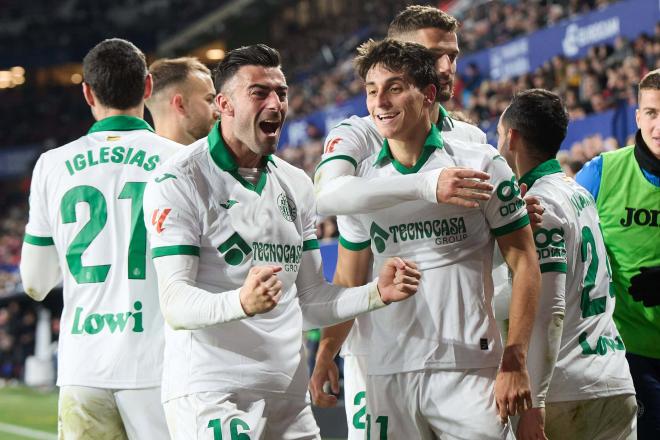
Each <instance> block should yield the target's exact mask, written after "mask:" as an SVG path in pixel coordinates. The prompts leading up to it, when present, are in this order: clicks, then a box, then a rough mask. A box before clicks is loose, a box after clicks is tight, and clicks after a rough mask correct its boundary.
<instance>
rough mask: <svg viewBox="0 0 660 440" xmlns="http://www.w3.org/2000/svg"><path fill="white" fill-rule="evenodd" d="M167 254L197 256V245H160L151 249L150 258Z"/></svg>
mask: <svg viewBox="0 0 660 440" xmlns="http://www.w3.org/2000/svg"><path fill="white" fill-rule="evenodd" d="M168 255H194V256H196V257H199V247H198V246H190V245H178V246H161V247H155V248H153V249H151V258H158V257H166V256H168Z"/></svg>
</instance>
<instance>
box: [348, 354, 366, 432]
mask: <svg viewBox="0 0 660 440" xmlns="http://www.w3.org/2000/svg"><path fill="white" fill-rule="evenodd" d="M367 359H368V356H365V355H354V354H347V355H345V356H344V405H345V408H346V424H347V425H348V437H347V438H346V440H364V438H365V437H364V435H365V433H364V429H365V427H366V422H367V392H366V391H367V384H366V381H367Z"/></svg>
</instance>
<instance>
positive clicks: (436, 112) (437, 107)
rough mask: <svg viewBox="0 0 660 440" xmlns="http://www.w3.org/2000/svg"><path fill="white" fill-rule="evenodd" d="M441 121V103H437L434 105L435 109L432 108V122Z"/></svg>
mask: <svg viewBox="0 0 660 440" xmlns="http://www.w3.org/2000/svg"><path fill="white" fill-rule="evenodd" d="M438 119H440V103H439V102H436V103H434V104H433V107H431V121H436V123H437V121H438Z"/></svg>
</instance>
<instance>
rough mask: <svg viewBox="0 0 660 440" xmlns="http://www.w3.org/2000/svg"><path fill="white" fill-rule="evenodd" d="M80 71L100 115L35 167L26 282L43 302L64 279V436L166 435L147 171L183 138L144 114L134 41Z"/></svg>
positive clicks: (102, 46) (143, 82)
mask: <svg viewBox="0 0 660 440" xmlns="http://www.w3.org/2000/svg"><path fill="white" fill-rule="evenodd" d="M83 72H84V82H83V95H84V97H85V100H86V101H87V104H88V105H89V106H90V109H91V111H92V114H93V115H94V118H95V119H96V121H97V122H96V123H95V124H94V125H92V127H91V128H90V129H89V131H88V133H87V134H86V135H85V136H83V137H81V138H80V139H78V140H75V141H73V142H71V143H69V144H67V145H64V146H62V147H60V148H56V149H53V150H50V151H47V152H46V153H44V154H42V155H41V157H40V158H39V160H38V161H37V164H36V165H35V168H34V173H33V176H32V186H31V189H30V219H29V222H28V224H27V226H26V227H25V232H26V233H25V240H24V243H23V251H22V252H23V253H22V259H21V268H20V269H21V277H22V279H23V286H24V288H25V291H26V293H27V294H28V295H29V296H31V297H32V298H34V299H36V300H37V301H41V300H43V299H44V297H45V296H46V295H47V294H48V292H49V291H50V290H51V289H52V288H53V287H55V286H56V285H57V284H58V282H59V280H63V293H64V309H63V311H62V318H61V331H60V339H59V346H58V378H57V385H58V386H59V387H60V397H59V405H58V430H59V435H60V438H66V439H69V438H71V439H77V438H94V439H122V438H129V439H146V438H159V439H161V438H167V437H168V434H167V426H166V423H165V417H164V414H163V408H162V405H161V403H160V382H161V373H162V356H163V318H162V316H161V313H160V310H159V307H158V290H157V284H156V277H155V274H154V271H153V270H154V269H153V265H152V263H151V262H150V261H148V260H147V256H146V251H147V233H146V229H145V226H144V221H143V215H142V198H143V192H144V188H145V186H146V181H147V180H148V179H149V177H150V176H151V175H152V174H153V173H154V172H155V170H156V169H157V168H158V167H159V166H160V164H161V163H162V162H163V161H164V160H165V159H167V158H168V157H169V156H170V155H171V154H173V153H174V151H175V150H176V149H177V147H180V145H179V144H176V143H174V142H171V141H169V140H167V139H164V138H162V137H160V136H157V135H156V134H154V133H153V129H152V128H151V127H150V126H149V124H147V123H146V122H145V121H144V120H143V119H142V117H143V114H144V99H145V98H148V97H149V95H150V94H151V89H152V81H151V76H150V75H149V72H148V71H147V66H146V63H145V60H144V54H143V53H142V52H141V51H140V50H139V49H138V48H137V47H135V46H134V45H133V44H132V43H130V42H128V41H126V40H120V39H116V38H115V39H111V40H105V41H102V42H101V43H99V44H97V45H96V46H95V47H94V48H93V49H92V50H90V51H89V53H88V54H87V56H85V59H84V61H83Z"/></svg>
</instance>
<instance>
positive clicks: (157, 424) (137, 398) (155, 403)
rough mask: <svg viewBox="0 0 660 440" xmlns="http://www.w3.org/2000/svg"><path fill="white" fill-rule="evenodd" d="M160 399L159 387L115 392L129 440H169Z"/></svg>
mask: <svg viewBox="0 0 660 440" xmlns="http://www.w3.org/2000/svg"><path fill="white" fill-rule="evenodd" d="M160 397H161V395H160V387H154V388H143V389H137V390H118V391H115V400H116V402H117V408H118V409H119V414H120V415H121V418H122V420H123V421H124V428H125V429H126V434H127V435H128V438H129V440H141V439H145V438H153V439H168V438H169V434H168V431H167V423H166V422H165V412H164V411H163V404H162V403H161V401H160Z"/></svg>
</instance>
